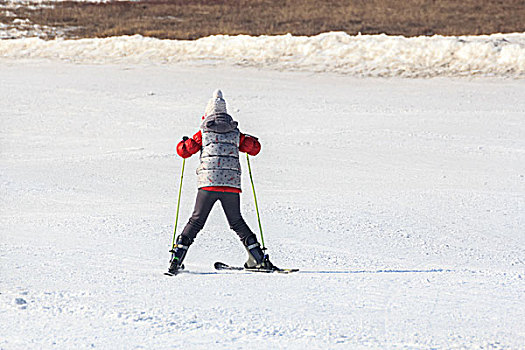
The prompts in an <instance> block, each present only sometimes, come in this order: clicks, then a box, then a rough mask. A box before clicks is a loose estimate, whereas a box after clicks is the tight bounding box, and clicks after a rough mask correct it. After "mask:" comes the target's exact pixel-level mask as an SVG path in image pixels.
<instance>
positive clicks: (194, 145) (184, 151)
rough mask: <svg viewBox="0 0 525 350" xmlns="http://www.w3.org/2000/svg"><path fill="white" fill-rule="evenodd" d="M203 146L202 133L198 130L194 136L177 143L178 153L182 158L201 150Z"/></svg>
mask: <svg viewBox="0 0 525 350" xmlns="http://www.w3.org/2000/svg"><path fill="white" fill-rule="evenodd" d="M201 147H202V135H201V132H200V131H199V132H197V133H196V134H195V135H193V138H191V139H187V140H186V141H181V142H179V144H178V145H177V154H178V155H179V156H181V157H182V158H188V157H191V156H192V155H194V154H195V153H197V152H199V151H200V149H201Z"/></svg>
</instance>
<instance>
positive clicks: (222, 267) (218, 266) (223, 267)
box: [213, 261, 299, 274]
mask: <svg viewBox="0 0 525 350" xmlns="http://www.w3.org/2000/svg"><path fill="white" fill-rule="evenodd" d="M213 266H214V267H215V269H216V270H233V271H248V272H263V273H274V272H276V273H285V274H286V273H292V272H297V271H299V269H280V268H278V267H276V268H275V269H273V270H266V269H256V268H255V269H250V268H246V267H242V266H231V265H228V264H225V263H222V262H220V261H217V262H216V263H215V264H213Z"/></svg>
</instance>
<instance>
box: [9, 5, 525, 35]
mask: <svg viewBox="0 0 525 350" xmlns="http://www.w3.org/2000/svg"><path fill="white" fill-rule="evenodd" d="M7 4H8V2H7V1H0V5H3V6H4V7H5V6H6V5H7ZM43 4H44V6H40V7H37V8H32V7H27V6H22V7H18V8H13V9H10V10H9V11H0V23H9V22H12V21H13V18H14V17H15V18H20V19H23V20H25V19H28V20H29V21H30V22H31V23H34V24H37V25H40V26H49V27H54V28H59V29H67V30H66V31H65V34H64V35H63V36H64V37H66V38H87V37H108V36H117V35H134V34H141V35H143V36H149V37H157V38H162V39H197V38H201V37H205V36H209V35H214V34H232V35H235V34H249V35H264V34H272V35H277V34H286V33H291V34H294V35H316V34H319V33H323V32H328V31H344V32H346V33H348V34H357V33H362V34H380V33H385V34H389V35H404V36H419V35H435V34H439V35H479V34H492V33H510V32H525V1H524V0H495V1H488V0H462V1H460V0H439V1H438V0H404V1H399V0H327V1H319V0H283V1H271V0H191V1H188V0H173V1H139V2H109V3H85V2H68V1H66V2H59V3H56V2H54V3H49V4H46V3H43ZM51 4H52V6H47V5H51ZM50 38H52V36H51V37H50Z"/></svg>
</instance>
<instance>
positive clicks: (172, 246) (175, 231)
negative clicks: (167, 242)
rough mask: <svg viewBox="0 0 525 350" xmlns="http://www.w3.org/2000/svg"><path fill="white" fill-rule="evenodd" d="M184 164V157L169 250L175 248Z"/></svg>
mask: <svg viewBox="0 0 525 350" xmlns="http://www.w3.org/2000/svg"><path fill="white" fill-rule="evenodd" d="M185 165H186V158H183V160H182V173H181V174H180V185H179V199H178V200H177V214H175V227H174V228H173V241H172V242H171V251H173V250H174V249H175V247H174V246H175V235H176V234H177V225H178V223H179V208H180V195H181V193H182V179H183V178H184V166H185Z"/></svg>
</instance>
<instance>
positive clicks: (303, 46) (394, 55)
mask: <svg viewBox="0 0 525 350" xmlns="http://www.w3.org/2000/svg"><path fill="white" fill-rule="evenodd" d="M0 57H4V58H9V59H28V58H37V59H42V58H44V59H53V60H55V59H57V60H67V61H73V62H83V63H119V62H126V63H167V64H174V63H180V62H195V61H201V62H202V61H204V62H206V63H209V64H217V63H227V64H234V65H245V66H255V67H268V68H272V69H278V70H304V71H315V72H336V73H343V74H349V75H357V76H381V77H392V76H401V77H434V76H472V75H477V76H499V77H513V78H523V77H525V33H515V34H494V35H490V36H462V37H443V36H432V37H414V38H406V37H402V36H387V35H357V36H351V35H348V34H346V33H342V32H331V33H324V34H320V35H317V36H314V37H305V36H300V37H299V36H292V35H290V34H288V35H281V36H259V37H253V36H247V35H238V36H228V35H216V36H210V37H206V38H202V39H199V40H196V41H184V40H159V39H155V38H145V37H142V36H139V35H135V36H122V37H112V38H106V39H81V40H60V39H59V40H52V41H45V40H41V39H37V38H25V39H17V40H4V41H0Z"/></svg>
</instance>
